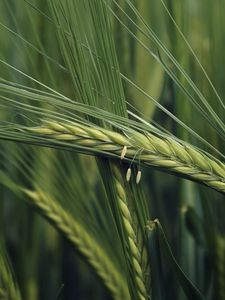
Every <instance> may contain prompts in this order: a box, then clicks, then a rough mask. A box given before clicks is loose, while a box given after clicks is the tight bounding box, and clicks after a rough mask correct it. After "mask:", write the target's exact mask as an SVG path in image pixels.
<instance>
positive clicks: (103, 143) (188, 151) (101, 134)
mask: <svg viewBox="0 0 225 300" xmlns="http://www.w3.org/2000/svg"><path fill="white" fill-rule="evenodd" d="M26 130H27V131H29V132H32V133H36V134H38V135H41V136H42V137H46V138H48V139H49V138H50V139H52V141H53V142H54V141H60V140H64V141H65V140H67V141H69V142H71V143H72V144H73V146H74V147H76V145H77V146H79V147H80V146H82V147H85V148H88V149H89V151H90V153H91V152H92V151H93V150H95V151H101V153H102V152H104V153H105V154H106V155H107V154H109V155H110V154H114V155H118V157H120V156H121V151H122V150H123V149H124V146H126V147H127V150H126V158H127V159H130V160H134V157H135V158H136V159H135V160H134V161H136V162H137V161H140V162H141V163H142V164H144V165H147V166H152V167H156V168H159V169H161V170H164V171H167V172H171V173H176V174H180V175H182V176H184V177H188V178H190V179H191V180H194V181H198V182H201V183H203V184H205V185H207V186H209V187H211V188H213V189H215V190H217V191H219V192H222V193H225V165H224V164H223V163H222V162H220V161H218V160H216V159H214V158H212V157H211V156H210V157H209V156H208V155H207V154H205V153H203V152H202V151H200V150H198V149H196V148H194V147H193V146H191V145H186V144H185V145H184V144H182V143H179V142H177V141H175V140H174V139H172V138H161V137H158V136H156V135H154V134H152V133H145V134H143V133H140V132H138V131H132V138H128V137H127V136H125V135H123V134H120V133H118V132H114V131H110V130H106V129H103V128H99V129H98V128H91V127H89V126H86V125H83V124H79V123H74V124H73V125H68V124H62V123H60V124H58V123H56V122H49V121H48V122H45V123H44V125H43V126H41V127H35V128H27V129H26Z"/></svg>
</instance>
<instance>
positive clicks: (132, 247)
mask: <svg viewBox="0 0 225 300" xmlns="http://www.w3.org/2000/svg"><path fill="white" fill-rule="evenodd" d="M112 174H113V178H114V181H115V188H116V194H117V200H118V206H119V209H120V211H121V215H122V220H123V225H124V230H125V232H126V236H127V238H128V245H129V254H130V258H131V264H132V268H133V270H134V272H135V283H136V287H137V295H138V299H139V300H146V299H147V290H146V287H145V282H144V275H143V271H142V268H141V252H140V250H139V247H138V243H137V236H136V233H135V229H134V224H133V218H132V216H131V213H130V210H129V206H128V201H127V196H126V192H125V188H124V185H123V178H122V176H121V172H120V170H119V168H118V167H117V165H115V164H112Z"/></svg>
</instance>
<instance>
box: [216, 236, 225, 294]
mask: <svg viewBox="0 0 225 300" xmlns="http://www.w3.org/2000/svg"><path fill="white" fill-rule="evenodd" d="M215 254H216V264H215V265H216V277H215V285H216V294H217V296H218V298H219V299H225V239H224V237H221V236H218V237H217V238H216V245H215Z"/></svg>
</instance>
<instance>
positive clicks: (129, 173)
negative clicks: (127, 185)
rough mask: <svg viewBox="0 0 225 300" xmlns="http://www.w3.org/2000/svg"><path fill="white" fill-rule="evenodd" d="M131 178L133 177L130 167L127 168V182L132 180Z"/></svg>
mask: <svg viewBox="0 0 225 300" xmlns="http://www.w3.org/2000/svg"><path fill="white" fill-rule="evenodd" d="M130 178H131V168H128V169H127V174H126V180H127V182H129V181H130Z"/></svg>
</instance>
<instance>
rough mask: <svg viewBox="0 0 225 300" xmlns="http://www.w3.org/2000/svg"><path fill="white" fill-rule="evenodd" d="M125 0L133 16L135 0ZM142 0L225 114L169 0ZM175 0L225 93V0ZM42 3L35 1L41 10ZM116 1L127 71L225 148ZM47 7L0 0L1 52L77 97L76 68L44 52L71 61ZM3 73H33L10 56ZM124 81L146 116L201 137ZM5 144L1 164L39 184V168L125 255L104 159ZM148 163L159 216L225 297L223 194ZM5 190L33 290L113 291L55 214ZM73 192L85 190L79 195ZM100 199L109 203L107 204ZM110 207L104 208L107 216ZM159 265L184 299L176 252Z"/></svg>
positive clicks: (163, 280) (195, 268) (88, 295)
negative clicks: (53, 221) (174, 265)
mask: <svg viewBox="0 0 225 300" xmlns="http://www.w3.org/2000/svg"><path fill="white" fill-rule="evenodd" d="M116 2H117V3H118V4H119V5H120V6H121V7H122V8H123V9H124V11H125V12H126V13H127V14H129V15H131V16H132V17H133V18H134V19H135V15H134V14H133V12H132V11H131V10H130V8H129V6H128V5H127V2H126V1H125V0H118V1H116ZM132 2H133V3H134V5H135V6H136V7H137V8H138V10H139V12H140V14H141V15H142V16H143V17H144V19H145V20H146V22H147V23H148V24H149V25H150V26H151V28H152V29H153V30H154V32H155V33H156V34H157V36H158V38H160V39H161V40H162V41H163V42H164V43H165V45H166V47H167V48H168V49H169V50H170V51H171V53H172V54H173V55H174V57H175V58H176V59H177V60H178V61H179V63H180V64H181V66H182V67H183V68H184V69H185V71H186V72H187V74H188V75H189V76H190V78H191V79H192V80H193V82H194V83H195V84H196V86H197V87H198V88H199V90H200V91H201V92H202V93H203V94H204V96H205V97H206V98H207V100H208V101H209V103H210V104H211V106H212V107H213V108H214V110H215V111H216V113H217V114H218V115H219V116H220V117H221V118H222V119H224V115H222V113H223V111H222V110H221V109H220V105H219V104H218V101H217V100H216V99H215V93H214V92H213V89H212V87H211V86H210V84H209V83H208V81H207V80H206V77H205V76H204V74H203V72H202V69H201V68H200V67H199V65H198V63H197V62H196V59H195V58H194V57H193V54H192V53H191V51H190V49H189V48H188V46H187V44H186V43H185V41H184V40H183V39H182V36H181V35H180V33H179V31H178V30H177V28H176V26H175V25H174V23H173V22H172V20H171V18H170V17H169V15H168V13H167V12H166V9H165V7H164V6H163V4H162V2H161V1H159V0H133V1H132ZM165 4H166V7H167V8H168V10H169V12H170V14H171V16H172V18H173V19H174V20H175V21H176V23H177V25H178V26H179V29H180V30H181V31H182V33H183V34H184V36H185V37H186V39H187V40H188V42H189V43H190V45H191V47H192V48H193V50H194V52H195V53H196V55H197V57H198V59H199V60H200V61H201V63H202V65H203V66H204V68H205V70H206V72H207V74H208V75H209V77H210V78H211V79H212V81H213V84H214V86H215V88H216V90H217V91H218V94H219V95H222V96H223V95H224V93H225V85H224V82H225V72H224V68H223V66H224V65H225V56H224V54H223V51H224V43H225V32H224V31H225V18H224V11H225V1H223V0H215V1H210V0H198V1H194V0H183V1H176V0H166V1H165ZM34 7H36V9H33V8H34ZM112 7H113V11H114V12H115V14H116V15H117V16H118V17H119V18H120V22H118V20H117V19H115V18H113V17H112V20H111V22H112V28H113V38H114V41H115V45H116V51H117V54H118V60H119V66H120V70H121V72H122V73H124V74H126V76H127V77H128V78H130V79H132V80H133V81H134V82H135V83H136V84H138V85H139V86H140V87H141V88H142V89H143V90H144V91H146V93H148V94H149V95H151V96H152V97H153V98H154V99H156V100H157V101H158V102H159V103H160V104H161V105H163V106H164V107H166V108H167V109H168V110H169V111H170V112H171V113H173V114H175V115H176V116H177V117H179V118H180V119H181V120H182V121H183V122H184V123H185V124H187V125H188V126H190V127H191V128H192V129H194V130H196V131H197V132H198V133H199V134H200V135H202V136H203V137H204V138H205V139H206V140H207V141H209V142H210V143H212V144H213V145H214V146H215V147H216V148H217V149H220V150H221V151H222V150H223V149H224V142H223V140H222V139H221V138H220V136H218V135H216V134H215V133H214V131H213V130H212V129H210V128H209V126H208V125H206V121H205V119H204V118H203V117H202V116H201V115H200V114H199V112H198V111H197V110H196V109H195V107H193V106H192V105H191V104H190V102H189V100H188V98H187V97H185V96H184V94H183V93H182V92H181V91H180V89H179V88H178V87H177V86H176V84H175V83H174V80H172V79H171V78H170V77H169V76H168V74H166V73H165V71H164V70H163V68H162V66H161V65H160V64H159V63H158V62H157V61H156V60H155V59H154V58H153V57H152V56H151V55H150V54H149V52H148V50H147V49H143V47H142V46H141V45H140V43H142V42H143V43H146V44H147V46H148V47H149V49H151V51H152V52H153V53H155V54H157V53H160V54H161V55H162V61H163V62H164V63H165V64H170V61H169V60H168V59H167V58H165V57H164V54H163V53H161V51H160V49H158V47H157V46H156V45H155V44H154V43H153V42H150V41H149V39H147V38H146V37H145V36H144V35H143V34H141V33H140V32H138V31H137V30H136V28H135V26H133V25H132V23H131V22H130V21H129V20H128V19H127V18H126V17H125V16H124V14H123V13H122V12H121V10H120V9H119V8H118V6H117V4H116V3H113V4H112ZM37 8H38V9H40V11H42V12H45V14H46V16H49V15H50V13H49V10H48V6H47V4H46V1H45V0H35V1H32V2H28V1H22V0H1V2H0V41H1V47H0V58H1V59H2V60H5V61H7V62H10V63H11V64H12V65H14V66H15V67H18V68H19V69H22V70H23V71H24V72H25V73H27V74H31V75H32V76H34V77H35V79H37V80H40V81H41V82H44V83H45V84H47V85H49V86H51V87H52V88H55V89H56V90H58V89H59V90H60V92H61V93H62V94H64V95H67V96H70V97H74V96H75V97H76V95H74V89H73V85H72V84H71V79H70V77H69V75H68V74H67V72H65V70H63V68H61V69H60V68H58V66H57V65H55V64H54V63H52V61H51V60H49V59H46V56H49V57H51V58H52V59H54V60H55V61H57V62H58V63H59V64H63V57H62V54H61V51H60V48H59V45H58V42H57V35H56V28H55V25H54V24H53V23H52V21H51V20H50V19H48V18H47V17H46V16H44V15H42V14H41V13H40V11H39V10H38V9H37ZM84 21H85V20H84ZM137 22H139V20H137ZM124 24H125V25H126V26H128V27H129V28H131V30H132V32H133V34H134V35H135V36H136V37H137V38H138V39H139V41H140V43H139V42H137V40H136V39H134V37H133V36H132V34H129V33H128V32H127V30H125V27H124ZM138 26H140V27H142V26H143V25H142V24H138ZM19 36H22V37H23V38H24V40H22V39H21V37H19ZM25 40H26V41H29V42H30V43H31V44H32V45H33V46H32V47H36V48H37V49H39V52H38V51H35V49H34V48H32V47H29V45H28V43H27V42H26V41H25ZM43 53H44V55H43ZM175 72H177V71H175ZM176 75H177V78H178V79H180V80H181V82H182V83H183V85H184V86H185V87H186V88H187V90H188V91H189V92H190V94H193V89H192V88H191V87H190V86H189V84H188V83H187V81H185V80H184V79H183V76H182V74H180V73H179V72H177V73H176ZM0 76H1V78H7V79H8V80H11V81H16V82H18V83H21V84H24V85H26V84H28V81H29V80H28V79H26V78H25V77H23V76H21V75H20V74H18V73H16V72H12V70H10V69H8V68H6V67H5V66H4V65H1V70H0ZM30 84H31V83H30V81H29V85H30ZM124 90H125V97H126V99H127V100H128V101H129V103H130V104H129V105H130V106H128V109H131V110H132V107H135V108H136V109H137V110H138V111H137V112H136V113H138V114H140V116H141V117H143V118H144V119H145V120H146V121H148V122H149V121H153V122H157V123H158V124H159V125H160V126H162V127H163V128H165V129H166V130H168V131H170V132H172V133H173V134H175V135H176V136H178V137H179V138H181V139H184V140H185V141H189V142H191V143H194V144H195V145H198V141H197V140H195V138H194V137H193V136H192V135H190V134H189V133H187V131H185V129H183V128H182V127H181V126H179V125H178V124H177V123H176V122H174V121H173V120H172V119H171V118H169V117H168V116H166V115H165V114H163V113H162V112H161V111H160V110H158V109H157V107H156V105H155V103H154V102H152V101H149V99H147V97H146V96H145V95H143V94H141V93H139V92H138V91H137V90H136V89H134V88H132V87H131V86H130V85H128V84H127V83H126V82H124ZM27 101H29V100H27ZM37 105H40V103H39V104H37ZM41 105H43V106H45V105H46V104H45V103H43V104H41ZM5 114H7V111H5V110H3V111H2V110H0V117H1V119H2V120H4V118H5ZM9 118H18V119H20V118H21V120H23V118H24V116H21V115H20V114H17V113H16V112H15V114H14V115H13V116H10V115H9ZM0 152H1V162H0V163H1V171H2V172H7V173H8V174H10V176H12V178H14V180H15V181H16V182H19V183H20V184H22V185H26V186H27V185H28V186H29V184H30V178H32V180H33V181H34V182H37V183H38V184H39V185H40V186H41V187H44V188H45V190H46V191H49V192H51V194H52V195H54V196H56V197H57V198H58V199H59V201H62V204H63V203H64V201H65V199H67V200H66V201H67V207H68V210H70V211H72V213H73V214H74V215H76V218H78V219H79V218H80V222H81V223H82V224H83V225H84V226H86V227H87V229H88V230H90V231H91V232H93V234H94V235H95V236H97V234H95V233H98V234H99V233H101V234H99V237H101V238H102V239H105V245H107V246H106V247H107V251H108V253H109V254H110V257H112V260H114V261H115V263H117V264H120V263H122V257H121V255H120V249H119V246H118V247H117V246H116V245H117V244H118V245H119V243H118V242H117V239H118V237H117V232H116V229H115V224H114V223H113V220H112V216H111V215H110V209H109V207H108V204H107V202H105V201H104V199H105V197H106V195H105V192H104V189H103V186H102V182H101V179H100V175H99V173H98V169H97V167H96V162H95V160H94V159H93V158H92V157H88V156H85V155H81V154H74V153H69V152H64V151H58V150H54V149H44V148H41V147H34V146H26V145H17V144H15V143H11V142H1V149H0ZM6 153H7V159H5V157H6V155H5V154H6ZM15 157H24V158H25V159H27V161H29V163H28V164H29V166H30V169H29V171H28V170H27V169H26V167H25V166H23V165H22V163H21V166H20V168H18V165H16V166H15V165H14V164H13V161H14V159H15ZM87 170H88V171H87ZM142 171H143V173H144V175H143V177H142V178H143V179H142V188H143V190H144V192H145V194H146V197H147V199H148V203H149V205H150V212H151V218H152V219H154V218H159V219H160V221H161V223H162V225H163V227H164V229H165V232H166V235H167V237H168V240H169V242H170V244H171V245H172V249H173V252H174V254H175V257H176V259H177V261H178V262H179V264H180V266H181V267H182V269H183V270H184V271H185V273H186V274H187V275H188V277H189V278H190V279H191V280H193V282H194V283H195V284H196V286H198V287H199V289H200V290H201V291H203V293H204V294H205V295H208V298H207V299H221V300H222V299H225V235H224V229H225V219H224V215H225V204H224V199H223V196H221V195H220V194H218V193H217V192H214V191H211V190H209V189H208V188H206V187H202V186H200V185H199V184H196V183H193V182H190V181H187V180H184V179H180V178H178V177H175V176H172V175H168V174H163V173H162V172H158V171H155V170H153V169H148V170H142ZM27 177H29V180H28V178H27ZM0 194H1V201H0V223H1V226H0V231H1V236H2V238H3V239H4V243H5V245H6V248H7V252H8V255H9V257H10V261H11V264H12V266H13V270H14V273H15V276H16V278H17V281H18V285H19V287H20V290H21V294H22V298H23V299H25V300H30V299H32V300H37V299H43V300H45V299H79V300H82V299H110V295H109V294H108V292H107V291H106V290H105V288H104V287H103V286H102V285H101V283H100V282H99V281H98V279H97V278H96V277H95V275H94V274H93V272H92V271H91V269H90V268H89V267H88V266H87V265H86V264H85V263H84V262H83V260H82V259H81V258H80V256H78V255H76V254H75V253H74V251H73V249H72V248H71V247H70V245H69V244H68V242H67V241H65V239H64V238H63V237H62V236H61V235H60V234H58V233H57V231H56V230H55V229H54V228H53V227H52V226H51V225H49V224H48V223H47V221H45V220H44V219H43V218H41V217H40V216H39V215H38V214H37V213H36V212H35V210H33V209H32V207H31V206H29V205H27V204H26V203H24V202H23V201H21V199H19V196H16V195H15V194H13V193H12V192H11V191H10V190H9V189H6V188H5V186H3V185H1V186H0ZM74 198H76V199H82V200H81V201H80V202H79V201H74V200H73V199H74ZM60 199H62V200H60ZM79 203H81V204H80V205H79ZM98 207H101V209H99V210H98ZM102 212H104V213H105V216H104V218H103V217H102V215H101V214H102ZM106 216H108V217H106ZM96 219H97V220H98V222H96ZM106 220H107V223H106ZM112 246H114V248H113V249H112ZM117 248H118V249H117ZM154 264H156V265H155V266H154ZM160 264H161V267H162V272H161V273H160V275H159V276H160V282H159V283H158V284H159V286H160V289H161V290H162V291H163V292H164V295H162V296H161V297H162V299H186V298H185V296H184V294H183V292H182V290H181V289H180V287H179V285H178V282H177V281H176V279H175V277H174V276H173V274H172V273H171V269H170V268H169V267H168V265H167V263H166V262H165V261H164V260H163V259H162V261H161V262H160ZM154 268H158V266H157V262H154V261H153V263H152V269H153V270H154ZM171 278H172V279H171Z"/></svg>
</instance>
